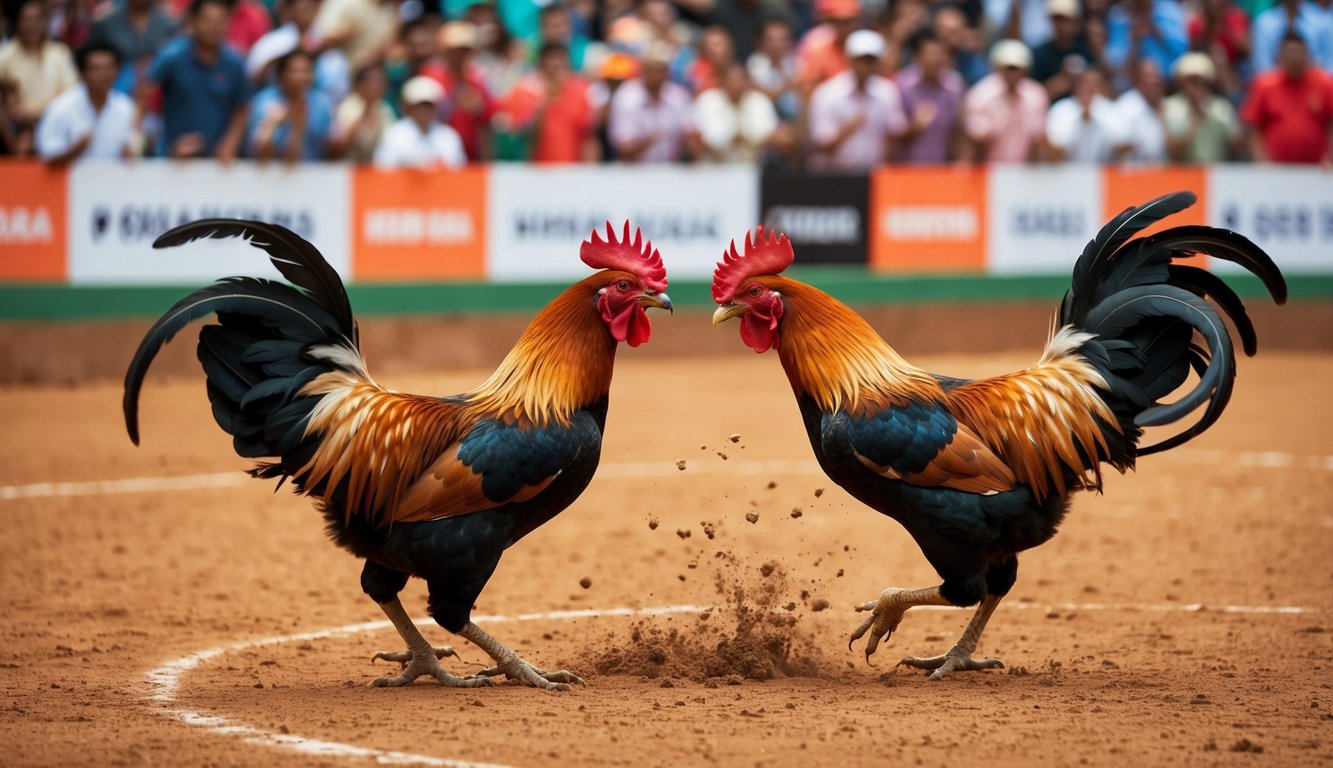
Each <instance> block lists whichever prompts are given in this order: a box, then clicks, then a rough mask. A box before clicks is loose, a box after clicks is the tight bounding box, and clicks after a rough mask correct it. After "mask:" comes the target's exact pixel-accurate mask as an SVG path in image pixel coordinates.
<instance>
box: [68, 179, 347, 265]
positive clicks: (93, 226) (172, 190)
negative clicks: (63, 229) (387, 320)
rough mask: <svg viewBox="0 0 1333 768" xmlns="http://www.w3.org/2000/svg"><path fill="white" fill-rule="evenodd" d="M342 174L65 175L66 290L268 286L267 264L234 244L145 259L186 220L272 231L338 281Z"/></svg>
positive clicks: (343, 246) (343, 232)
mask: <svg viewBox="0 0 1333 768" xmlns="http://www.w3.org/2000/svg"><path fill="white" fill-rule="evenodd" d="M349 179H350V173H349V171H348V169H347V167H345V166H341V165H331V164H330V165H302V166H298V167H296V168H288V167H284V166H279V165H269V166H265V167H259V166H255V165H250V164H240V165H236V166H233V167H230V168H227V167H222V166H219V165H216V164H214V163H194V162H190V163H174V162H173V163H168V162H160V163H146V162H145V163H134V164H130V165H126V164H122V163H79V164H76V165H75V166H74V168H73V170H72V171H71V172H70V210H69V226H70V240H69V243H70V253H69V280H70V282H71V283H73V284H75V285H80V284H82V285H88V284H103V285H106V284H116V283H121V284H136V285H144V284H181V285H193V284H195V283H199V284H203V283H207V282H211V281H213V280H214V279H216V278H219V277H227V276H231V275H252V276H256V277H276V276H277V274H278V273H277V271H276V270H275V269H274V268H273V266H272V265H271V264H270V263H269V261H268V257H267V256H266V255H265V254H264V253H263V252H262V251H260V250H258V249H257V248H252V247H250V246H248V245H245V244H244V243H242V242H240V241H239V240H222V241H203V242H197V243H193V244H191V245H190V246H187V247H181V248H169V249H165V250H160V251H155V250H153V240H155V239H156V238H157V236H158V235H160V234H162V233H163V232H166V231H167V230H168V229H171V228H172V227H175V226H177V225H180V224H184V223H186V222H189V221H193V220H195V219H203V218H212V217H223V218H237V219H256V220H259V221H265V222H269V223H272V224H281V225H283V226H285V227H287V228H288V229H291V230H292V231H294V232H296V233H297V234H299V235H301V236H302V237H304V238H305V239H307V240H309V241H310V242H311V243H313V244H314V245H315V247H316V248H318V249H319V251H320V253H322V254H324V258H325V259H327V260H328V262H329V264H331V265H332V266H333V268H334V269H336V270H337V271H338V273H339V274H341V275H342V276H343V279H344V280H345V279H347V278H348V276H349V274H350V264H351V252H350V248H349V242H350V241H351V232H350V227H349V225H348V221H349V219H348V211H349V210H350V208H351V196H350V191H349V190H350V180H349Z"/></svg>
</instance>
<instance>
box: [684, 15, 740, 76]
mask: <svg viewBox="0 0 1333 768" xmlns="http://www.w3.org/2000/svg"><path fill="white" fill-rule="evenodd" d="M735 60H736V48H735V46H733V45H732V44H731V35H729V34H727V30H726V28H724V27H718V26H713V27H708V28H707V29H705V30H704V31H703V32H702V33H701V34H700V35H699V54H698V56H697V57H696V58H695V59H694V62H693V63H691V64H690V67H689V72H688V75H687V80H688V84H689V86H690V88H691V89H692V90H693V91H694V92H695V93H702V92H704V91H706V90H708V89H710V88H716V87H718V84H719V82H720V81H721V79H722V73H723V72H724V71H725V70H726V69H727V67H730V66H731V64H732V62H734V61H735Z"/></svg>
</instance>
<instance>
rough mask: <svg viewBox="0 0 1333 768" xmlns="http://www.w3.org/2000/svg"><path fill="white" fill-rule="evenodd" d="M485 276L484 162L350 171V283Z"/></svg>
mask: <svg viewBox="0 0 1333 768" xmlns="http://www.w3.org/2000/svg"><path fill="white" fill-rule="evenodd" d="M485 276H486V169H485V168H465V169H463V170H460V171H415V170H402V171H379V170H375V169H371V168H359V169H357V170H356V171H355V172H354V174H353V177H352V279H353V280H354V281H358V282H360V281H374V280H387V281H391V280H413V281H415V280H431V279H457V278H468V279H474V278H482V277H485Z"/></svg>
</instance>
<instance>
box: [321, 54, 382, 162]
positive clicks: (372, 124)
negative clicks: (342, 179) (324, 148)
mask: <svg viewBox="0 0 1333 768" xmlns="http://www.w3.org/2000/svg"><path fill="white" fill-rule="evenodd" d="M388 92H389V76H388V74H387V73H385V71H384V66H383V65H380V64H371V65H370V66H368V67H363V68H362V69H361V70H360V71H358V72H357V73H356V77H355V78H354V79H353V81H352V92H351V93H349V94H347V98H345V99H343V100H342V103H341V104H339V105H338V111H337V112H336V113H335V114H334V117H333V137H334V138H333V142H332V151H331V154H334V155H337V156H339V157H346V158H347V159H349V160H351V161H352V162H353V163H356V164H358V165H365V164H367V163H369V162H371V160H373V159H374V157H375V148H376V147H378V146H379V144H380V139H381V138H382V137H383V136H384V131H385V130H386V129H388V127H389V125H390V124H392V123H393V121H394V114H393V109H392V108H391V107H390V106H389V103H388V101H386V100H385V96H386V94H388Z"/></svg>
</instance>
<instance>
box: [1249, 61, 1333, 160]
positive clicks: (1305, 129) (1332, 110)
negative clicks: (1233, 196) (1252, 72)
mask: <svg viewBox="0 0 1333 768" xmlns="http://www.w3.org/2000/svg"><path fill="white" fill-rule="evenodd" d="M1241 115H1242V116H1243V117H1244V118H1245V122H1247V123H1249V124H1250V125H1253V126H1254V127H1255V129H1256V130H1258V131H1259V137H1260V139H1261V140H1262V141H1263V143H1264V152H1265V153H1266V154H1267V155H1268V159H1269V160H1271V161H1273V162H1275V163H1317V162H1319V161H1320V160H1323V159H1324V158H1325V157H1326V156H1327V155H1328V151H1329V147H1328V131H1329V126H1330V125H1333V77H1330V76H1329V75H1328V74H1326V73H1324V72H1322V71H1320V70H1318V69H1314V68H1313V67H1311V68H1310V69H1307V70H1306V71H1305V74H1304V75H1303V76H1302V77H1301V78H1299V79H1297V80H1293V79H1291V78H1289V77H1287V75H1286V74H1285V73H1284V72H1282V71H1280V70H1279V71H1273V72H1265V73H1264V74H1262V75H1260V76H1258V77H1256V78H1255V79H1254V83H1253V84H1252V85H1251V86H1250V97H1249V99H1247V100H1246V102H1245V106H1244V107H1243V108H1242V110H1241Z"/></svg>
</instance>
